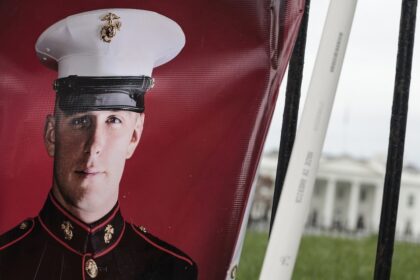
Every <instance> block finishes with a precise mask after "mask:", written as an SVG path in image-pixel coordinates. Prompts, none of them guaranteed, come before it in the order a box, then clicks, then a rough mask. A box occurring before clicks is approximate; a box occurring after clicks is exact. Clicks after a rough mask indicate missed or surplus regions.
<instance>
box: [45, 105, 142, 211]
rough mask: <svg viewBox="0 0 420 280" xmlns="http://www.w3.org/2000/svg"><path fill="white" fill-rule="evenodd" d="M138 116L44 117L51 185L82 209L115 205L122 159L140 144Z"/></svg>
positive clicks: (60, 114) (113, 113)
mask: <svg viewBox="0 0 420 280" xmlns="http://www.w3.org/2000/svg"><path fill="white" fill-rule="evenodd" d="M142 129H143V114H141V115H140V114H138V113H134V112H129V111H89V112H83V113H77V114H72V115H65V114H64V113H63V112H61V111H60V110H58V111H57V113H56V114H55V116H48V117H47V123H46V129H45V145H46V148H47V152H48V154H49V155H50V156H51V157H54V185H55V187H56V188H58V190H59V192H60V194H61V195H62V197H63V198H64V200H66V202H67V203H70V204H71V205H73V206H75V207H78V208H84V209H85V210H94V209H95V207H96V208H98V207H101V206H103V205H109V204H110V203H115V202H116V200H117V198H118V189H119V183H120V180H121V176H122V173H123V171H124V165H125V161H126V159H128V158H130V157H131V156H132V154H133V153H134V150H135V148H136V146H137V144H138V142H139V140H140V136H141V133H142Z"/></svg>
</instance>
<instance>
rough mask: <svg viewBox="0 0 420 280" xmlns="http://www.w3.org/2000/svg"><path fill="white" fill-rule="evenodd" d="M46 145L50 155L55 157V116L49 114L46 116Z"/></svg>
mask: <svg viewBox="0 0 420 280" xmlns="http://www.w3.org/2000/svg"><path fill="white" fill-rule="evenodd" d="M44 145H45V148H46V149H47V153H48V155H49V156H50V157H54V150H55V117H54V116H52V115H48V116H47V117H46V118H45V127H44Z"/></svg>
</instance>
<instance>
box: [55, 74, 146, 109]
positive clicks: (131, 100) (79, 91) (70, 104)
mask: <svg viewBox="0 0 420 280" xmlns="http://www.w3.org/2000/svg"><path fill="white" fill-rule="evenodd" d="M153 84H154V81H153V79H152V78H150V77H147V76H140V77H133V76H129V77H113V76H110V77H87V76H68V77H66V78H60V79H57V80H55V81H54V90H55V91H56V92H57V95H58V96H57V97H58V98H59V100H58V106H59V107H60V109H61V110H62V111H63V112H64V113H66V114H71V113H77V112H85V111H97V110H126V111H133V112H139V113H142V112H144V94H145V93H146V92H147V91H148V90H149V89H151V88H152V87H153Z"/></svg>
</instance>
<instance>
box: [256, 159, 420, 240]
mask: <svg viewBox="0 0 420 280" xmlns="http://www.w3.org/2000/svg"><path fill="white" fill-rule="evenodd" d="M277 157H278V155H277V153H270V154H266V155H264V156H263V158H262V160H261V164H260V169H259V174H258V179H257V189H256V193H255V198H254V203H253V206H252V209H251V214H250V222H249V224H250V227H253V228H256V229H259V230H267V229H268V224H269V220H270V213H271V207H272V195H273V191H274V181H275V176H276V168H277ZM384 178H385V160H383V159H382V160H381V159H369V160H358V159H355V158H352V157H348V156H341V157H323V158H322V159H321V161H320V165H319V170H318V175H317V179H316V183H315V188H314V193H313V197H312V200H311V205H310V211H309V215H308V219H307V224H306V225H307V229H308V230H319V231H320V232H323V231H337V232H346V233H356V232H357V233H365V234H371V233H377V232H378V228H379V222H380V215H381V205H382V194H383V185H384ZM396 235H397V238H398V239H407V240H413V241H420V171H419V170H416V169H415V168H413V167H405V168H404V171H403V175H402V179H401V190H400V198H399V208H398V218H397V229H396Z"/></svg>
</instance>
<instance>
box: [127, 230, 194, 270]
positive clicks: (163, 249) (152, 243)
mask: <svg viewBox="0 0 420 280" xmlns="http://www.w3.org/2000/svg"><path fill="white" fill-rule="evenodd" d="M131 227H132V228H133V229H134V231H135V232H136V233H137V234H138V235H140V236H141V237H142V238H143V239H144V240H146V241H147V242H148V243H150V244H151V245H152V246H154V247H156V248H158V249H159V250H161V251H164V252H166V253H168V254H170V255H172V256H174V257H177V258H178V259H181V260H184V261H186V262H187V263H189V264H190V265H193V263H192V261H191V260H190V259H188V258H186V257H184V256H181V255H178V254H177V253H175V252H172V251H170V250H169V249H166V248H164V247H162V246H160V245H158V244H156V243H155V242H153V241H152V240H150V239H149V238H147V237H146V236H145V235H144V234H143V233H142V232H140V231H139V230H138V229H137V228H136V227H135V226H134V225H133V224H131Z"/></svg>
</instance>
